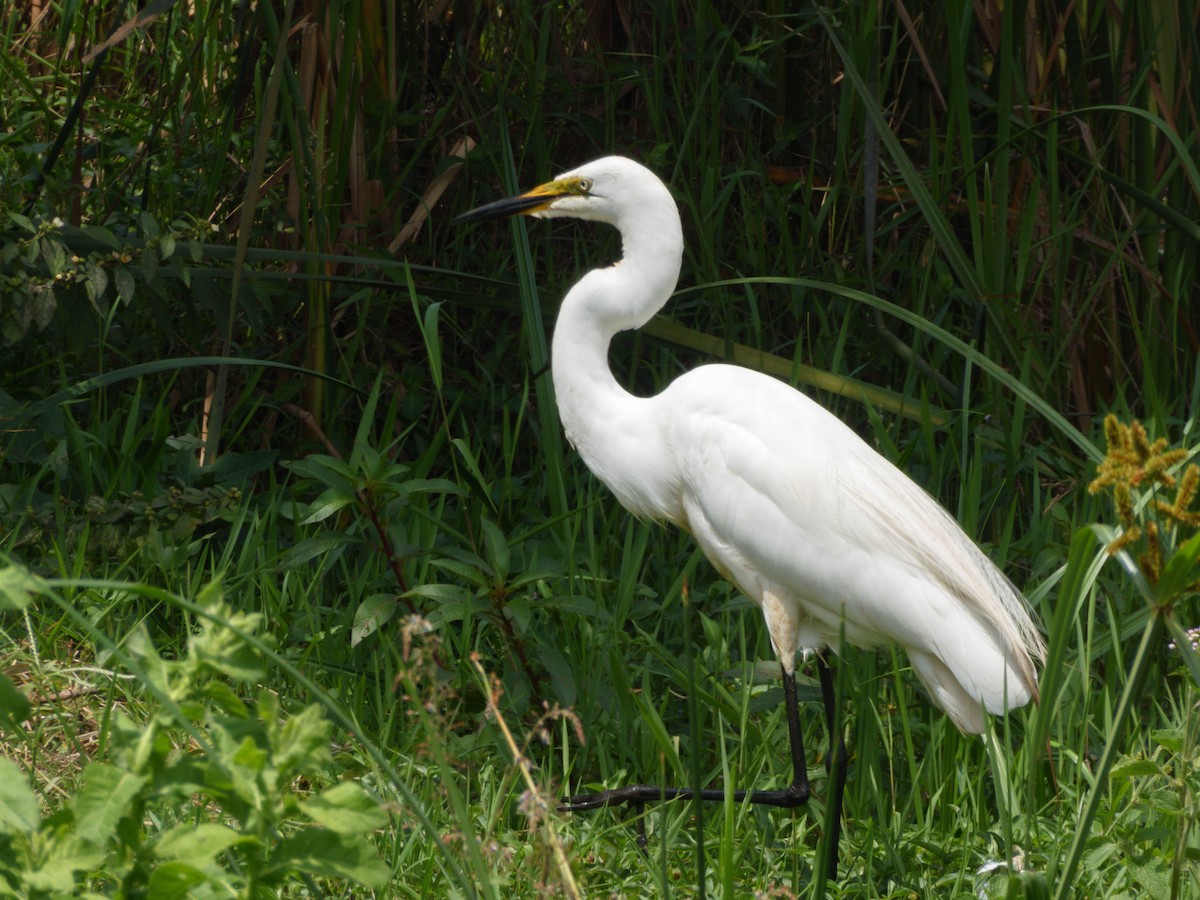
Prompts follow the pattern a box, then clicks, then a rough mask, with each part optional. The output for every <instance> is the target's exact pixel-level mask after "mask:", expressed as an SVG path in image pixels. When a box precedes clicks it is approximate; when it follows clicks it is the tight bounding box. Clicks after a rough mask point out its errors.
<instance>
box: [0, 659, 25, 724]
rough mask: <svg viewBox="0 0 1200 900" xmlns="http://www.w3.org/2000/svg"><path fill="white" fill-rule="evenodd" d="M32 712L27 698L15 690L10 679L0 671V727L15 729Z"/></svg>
mask: <svg viewBox="0 0 1200 900" xmlns="http://www.w3.org/2000/svg"><path fill="white" fill-rule="evenodd" d="M32 712H33V704H32V703H30V702H29V698H28V697H26V696H25V695H24V694H22V693H21V692H20V691H18V690H17V686H16V685H15V684H13V683H12V680H11V679H10V678H9V677H8V676H7V675H5V674H4V673H3V672H0V728H3V729H5V730H7V731H17V730H18V729H19V728H20V727H21V723H22V722H24V721H25V720H26V719H28V718H29V715H30V713H32Z"/></svg>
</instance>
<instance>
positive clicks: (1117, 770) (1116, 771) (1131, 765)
mask: <svg viewBox="0 0 1200 900" xmlns="http://www.w3.org/2000/svg"><path fill="white" fill-rule="evenodd" d="M1162 774H1163V767H1162V766H1160V765H1159V764H1158V763H1156V762H1154V760H1151V759H1127V760H1124V761H1122V762H1119V763H1117V764H1116V765H1114V766H1113V767H1112V772H1111V773H1110V774H1109V778H1111V779H1112V780H1114V781H1117V780H1119V779H1123V778H1140V777H1144V776H1147V775H1162Z"/></svg>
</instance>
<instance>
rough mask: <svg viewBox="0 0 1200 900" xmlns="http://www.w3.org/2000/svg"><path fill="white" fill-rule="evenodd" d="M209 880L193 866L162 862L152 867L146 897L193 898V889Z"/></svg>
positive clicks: (166, 899) (159, 899) (157, 899)
mask: <svg viewBox="0 0 1200 900" xmlns="http://www.w3.org/2000/svg"><path fill="white" fill-rule="evenodd" d="M208 880H209V878H208V876H207V875H205V874H204V873H203V872H202V871H200V870H199V869H197V868H196V867H195V866H189V865H188V864H187V863H183V862H174V861H172V862H164V863H160V864H159V865H157V866H155V867H154V871H153V872H151V873H150V880H149V882H148V883H147V885H146V887H147V890H146V895H147V896H149V897H153V898H155V900H184V898H186V897H194V896H195V893H194V888H196V887H199V886H200V885H202V884H204V883H205V882H206V881H208Z"/></svg>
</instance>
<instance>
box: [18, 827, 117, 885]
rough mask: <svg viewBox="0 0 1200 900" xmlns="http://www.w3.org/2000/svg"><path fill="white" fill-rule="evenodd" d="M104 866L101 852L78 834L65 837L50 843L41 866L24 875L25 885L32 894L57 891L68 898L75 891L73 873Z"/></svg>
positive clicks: (101, 850) (100, 849) (102, 852)
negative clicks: (34, 892)
mask: <svg viewBox="0 0 1200 900" xmlns="http://www.w3.org/2000/svg"><path fill="white" fill-rule="evenodd" d="M103 864H104V850H103V849H102V848H100V847H97V846H95V845H93V844H91V843H89V842H87V841H84V840H81V839H80V838H79V836H78V835H73V834H67V835H63V836H61V838H60V839H59V840H56V841H54V842H52V843H51V844H50V852H49V854H47V856H46V857H45V858H44V859H43V860H42V863H41V865H40V866H39V867H38V868H37V869H36V870H34V871H32V872H27V873H26V875H25V884H26V886H27V887H30V888H33V889H34V890H35V891H51V892H53V891H57V892H59V893H62V894H67V895H70V894H72V893H73V892H74V891H75V889H76V880H77V879H76V877H75V873H76V872H87V871H90V870H92V869H97V868H99V867H100V866H102V865H103Z"/></svg>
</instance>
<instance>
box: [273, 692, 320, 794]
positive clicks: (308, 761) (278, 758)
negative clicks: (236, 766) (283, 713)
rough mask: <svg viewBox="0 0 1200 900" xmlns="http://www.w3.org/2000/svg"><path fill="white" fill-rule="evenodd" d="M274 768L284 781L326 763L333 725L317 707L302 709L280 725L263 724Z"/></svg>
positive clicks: (275, 723)
mask: <svg viewBox="0 0 1200 900" xmlns="http://www.w3.org/2000/svg"><path fill="white" fill-rule="evenodd" d="M266 724H267V728H268V734H270V736H271V747H272V749H273V750H274V751H275V759H274V761H275V765H276V767H278V769H279V772H280V774H281V775H282V776H283V777H284V778H290V777H291V776H292V775H293V774H300V773H302V772H308V771H311V770H312V769H314V768H319V767H321V766H324V765H326V764H328V762H329V760H330V759H331V758H332V756H331V753H330V750H329V742H330V740H331V738H332V736H333V724H332V723H331V722H330V721H329V720H328V719H326V718H325V713H324V711H323V710H322V709H321V707H320V706H318V705H317V704H315V703H314V704H312V705H311V706H306V707H304V709H302V710H300V712H298V713H296V714H295V715H294V716H291V717H289V718H288V719H287V720H286V721H285V722H284V723H283V724H282V725H279V724H278V723H277V722H267V723H266Z"/></svg>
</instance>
